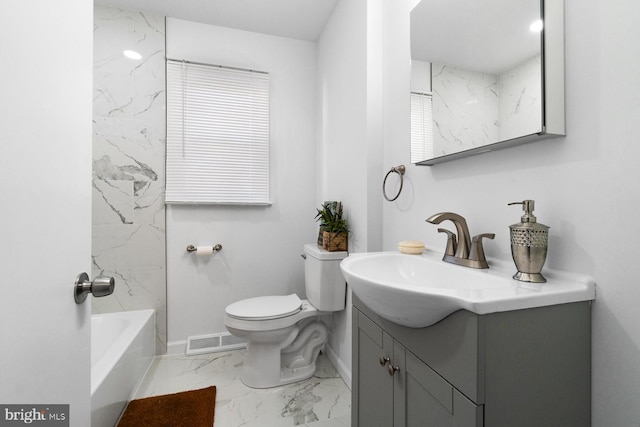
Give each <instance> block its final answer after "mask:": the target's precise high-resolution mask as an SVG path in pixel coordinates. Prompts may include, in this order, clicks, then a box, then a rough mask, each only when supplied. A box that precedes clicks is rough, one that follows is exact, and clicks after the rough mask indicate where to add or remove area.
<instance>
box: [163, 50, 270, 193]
mask: <svg viewBox="0 0 640 427" xmlns="http://www.w3.org/2000/svg"><path fill="white" fill-rule="evenodd" d="M165 200H166V202H167V203H222V204H269V203H270V202H269V75H268V74H267V73H264V72H259V71H250V70H240V69H236V68H230V67H222V66H213V65H206V64H197V63H192V62H186V61H175V60H171V59H168V60H167V184H166V197H165Z"/></svg>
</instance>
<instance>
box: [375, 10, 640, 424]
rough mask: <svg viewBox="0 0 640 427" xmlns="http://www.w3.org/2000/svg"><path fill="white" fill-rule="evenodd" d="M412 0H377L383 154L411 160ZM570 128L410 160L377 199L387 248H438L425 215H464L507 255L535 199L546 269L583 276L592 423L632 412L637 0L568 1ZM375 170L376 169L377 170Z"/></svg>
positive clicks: (637, 337) (637, 329) (636, 409)
mask: <svg viewBox="0 0 640 427" xmlns="http://www.w3.org/2000/svg"><path fill="white" fill-rule="evenodd" d="M408 2H409V0H404V1H394V2H385V13H384V16H385V29H384V34H385V49H384V58H385V64H384V67H385V68H384V72H385V78H384V83H385V102H384V104H385V117H384V150H385V151H384V155H385V157H384V158H385V164H386V163H389V162H390V163H394V164H395V163H405V164H407V165H408V164H409V149H408V144H409V142H408V141H409V125H408V123H409V103H408V101H407V96H408V95H407V93H408V91H409V71H408V69H407V67H408V66H409V65H408V58H409V33H408V26H409V17H408V7H407V3H408ZM565 9H566V12H565V22H566V55H565V58H566V116H567V136H566V137H565V138H561V139H558V140H550V141H544V142H537V143H533V144H528V145H524V146H520V147H514V148H509V149H506V150H501V151H497V152H494V153H488V154H483V155H480V156H475V157H471V158H468V159H463V160H457V161H454V162H450V163H443V164H440V165H436V166H434V167H416V166H411V167H408V170H407V174H406V176H405V189H404V190H403V193H402V195H401V196H400V198H399V199H398V201H397V202H395V203H392V204H391V203H390V204H385V205H384V226H383V235H384V248H385V249H393V248H394V247H395V244H396V242H398V241H399V240H404V239H408V238H414V239H419V240H423V241H424V242H426V244H427V245H428V246H429V247H432V248H436V249H440V248H442V249H443V248H444V244H445V241H444V237H443V236H442V235H440V234H438V233H437V232H436V230H435V227H434V226H433V225H430V224H428V223H425V221H424V220H425V218H427V216H429V215H431V214H433V213H436V212H440V211H445V210H450V211H453V212H458V213H460V214H462V215H464V216H465V217H466V218H467V220H468V223H469V227H470V229H471V232H472V233H474V234H478V233H481V232H494V233H496V239H495V240H493V241H488V242H487V243H486V244H485V251H486V253H487V256H488V257H489V259H491V258H499V259H504V260H510V259H511V257H510V246H509V241H508V225H509V224H512V223H515V222H517V221H518V219H519V216H520V211H519V210H518V209H517V208H516V207H507V206H506V204H507V202H511V201H517V200H522V199H525V198H531V199H535V200H536V208H537V209H536V214H537V216H538V220H539V221H540V222H542V223H544V224H546V225H549V226H551V229H550V246H549V255H548V258H547V264H546V265H547V267H552V268H556V269H561V270H567V271H575V272H581V273H587V274H590V275H592V276H593V277H594V278H595V279H596V281H597V285H598V287H597V299H596V302H595V303H594V305H593V352H592V354H593V362H592V364H593V376H592V381H593V384H592V389H593V410H592V411H593V425H594V426H621V427H623V426H632V425H634V426H637V425H638V423H639V422H640V406H639V405H638V395H639V391H640V363H639V361H640V314H638V313H639V311H638V304H639V303H640V286H639V285H638V277H640V263H639V262H638V261H637V257H638V250H637V246H638V239H637V236H636V235H637V232H638V220H637V212H638V210H639V208H640V184H639V183H640V168H638V166H637V163H638V158H639V157H640V144H639V143H638V141H640V128H639V127H638V125H637V118H638V117H639V116H640V101H639V100H640V80H639V79H638V76H639V75H640V58H638V56H637V55H635V54H634V52H636V51H637V44H638V43H637V41H638V40H640V27H638V25H637V23H638V22H640V3H638V2H636V1H634V0H611V1H606V2H605V1H596V0H588V1H584V0H566V2H565ZM381 172H382V171H381Z"/></svg>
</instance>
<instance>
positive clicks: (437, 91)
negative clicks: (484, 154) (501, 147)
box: [431, 64, 500, 156]
mask: <svg viewBox="0 0 640 427" xmlns="http://www.w3.org/2000/svg"><path fill="white" fill-rule="evenodd" d="M431 72H432V80H431V84H432V90H433V98H432V100H433V101H432V102H433V123H434V129H433V152H434V155H436V156H442V155H445V154H451V153H457V152H458V151H462V150H467V149H469V148H474V147H478V146H483V145H486V144H488V143H492V142H495V141H497V140H498V134H499V131H500V128H499V125H498V87H497V86H498V79H497V76H496V75H494V74H489V73H479V72H475V71H468V70H464V69H462V68H456V67H452V66H449V65H442V64H432V71H431Z"/></svg>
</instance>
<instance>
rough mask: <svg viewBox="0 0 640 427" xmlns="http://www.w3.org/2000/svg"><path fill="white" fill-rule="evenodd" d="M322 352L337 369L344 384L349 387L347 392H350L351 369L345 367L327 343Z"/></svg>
mask: <svg viewBox="0 0 640 427" xmlns="http://www.w3.org/2000/svg"><path fill="white" fill-rule="evenodd" d="M324 352H325V354H326V355H327V357H328V358H329V360H330V361H331V363H332V364H333V366H335V368H336V369H337V371H338V373H339V374H340V376H341V377H342V379H343V381H344V383H345V384H346V385H347V387H349V390H351V369H349V368H347V365H345V364H344V362H343V361H342V359H340V358H339V357H338V354H337V353H336V352H335V351H334V350H333V348H331V346H330V345H329V343H327V344H326V345H325V347H324Z"/></svg>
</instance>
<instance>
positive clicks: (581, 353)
mask: <svg viewBox="0 0 640 427" xmlns="http://www.w3.org/2000/svg"><path fill="white" fill-rule="evenodd" d="M353 300H354V303H353V304H354V306H353V367H352V375H353V377H352V426H353V427H358V426H359V427H377V426H379V427H432V426H437V427H448V426H452V427H453V426H455V427H467V426H478V427H481V426H484V427H514V426H518V427H527V426H530V427H540V426H562V427H570V426H576V427H586V426H589V425H590V422H591V415H590V411H591V408H590V404H591V382H590V372H591V358H590V353H591V348H590V347H591V341H590V336H591V332H590V328H591V325H590V304H589V302H584V303H572V304H563V305H558V306H551V307H540V308H535V309H527V310H517V311H511V312H503V313H493V314H487V315H481V316H479V315H476V314H473V313H471V312H468V311H465V310H460V311H458V312H455V313H453V314H452V315H450V316H449V317H447V318H445V319H443V320H442V321H440V322H438V323H436V324H435V325H432V326H430V327H427V328H419V329H414V328H407V327H404V326H400V325H397V324H394V323H392V322H389V321H387V320H385V319H383V318H381V317H379V316H377V315H376V314H375V313H374V312H373V311H371V310H370V309H369V308H368V307H366V305H364V304H363V303H362V302H361V301H360V300H359V299H358V298H357V297H356V296H355V295H354V298H353ZM387 358H388V361H387Z"/></svg>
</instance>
